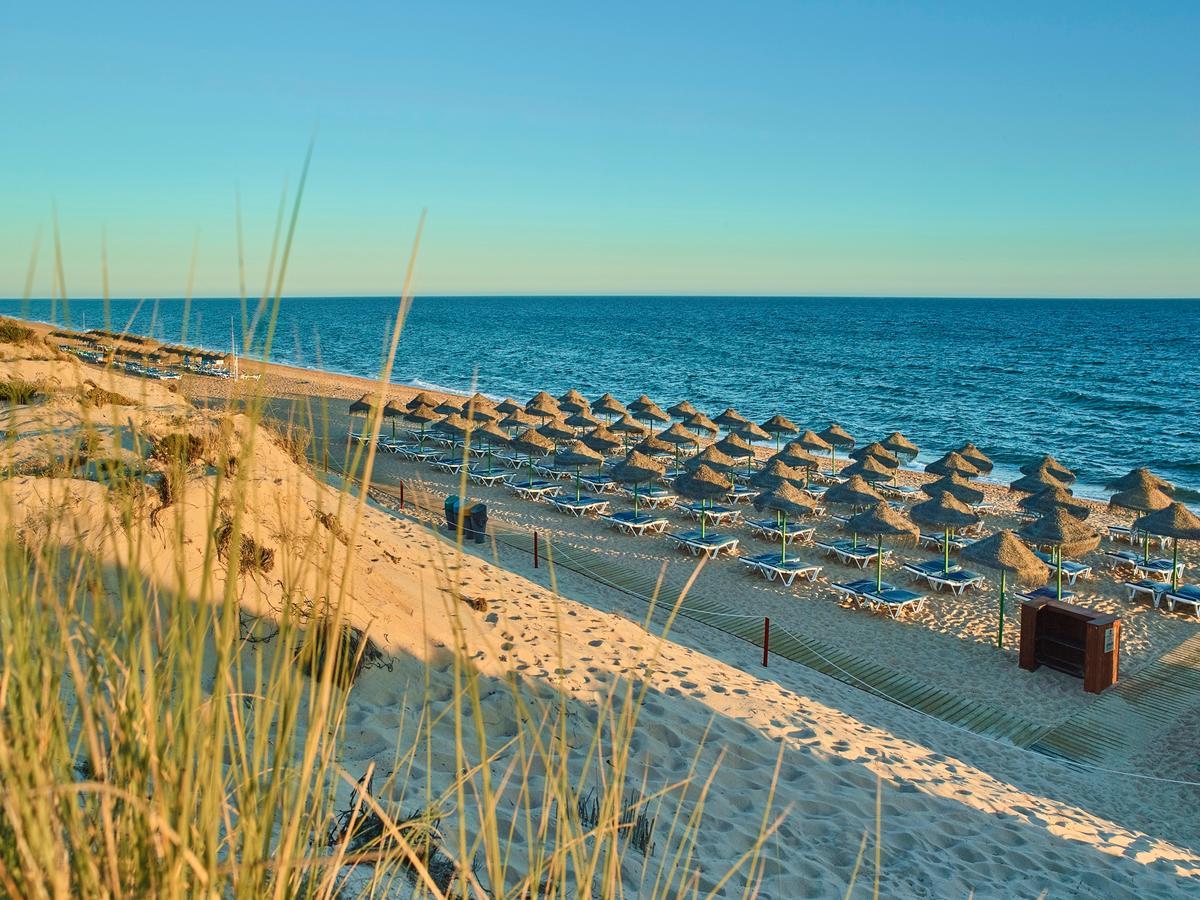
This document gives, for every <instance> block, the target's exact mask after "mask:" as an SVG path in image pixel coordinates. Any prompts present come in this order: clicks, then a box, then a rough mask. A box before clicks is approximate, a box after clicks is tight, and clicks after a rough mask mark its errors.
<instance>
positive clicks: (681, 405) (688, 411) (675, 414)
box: [667, 400, 700, 420]
mask: <svg viewBox="0 0 1200 900" xmlns="http://www.w3.org/2000/svg"><path fill="white" fill-rule="evenodd" d="M667 412H668V413H670V415H671V418H672V419H685V420H686V419H690V418H691V417H692V416H694V415H696V414H698V413H699V412H700V410H698V409H696V407H694V406H692V404H691V403H689V402H688V401H687V400H680V401H679V402H678V403H676V404H675V405H674V406H670V407H667Z"/></svg>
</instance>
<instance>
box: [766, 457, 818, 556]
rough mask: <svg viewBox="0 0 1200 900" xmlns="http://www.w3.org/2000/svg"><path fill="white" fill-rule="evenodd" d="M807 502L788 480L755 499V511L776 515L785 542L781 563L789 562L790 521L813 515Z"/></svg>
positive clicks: (782, 481)
mask: <svg viewBox="0 0 1200 900" xmlns="http://www.w3.org/2000/svg"><path fill="white" fill-rule="evenodd" d="M760 474H761V473H760ZM807 500H808V498H807V497H806V496H805V495H804V494H801V493H800V491H798V490H797V489H796V486H795V485H794V484H792V483H791V482H790V481H787V480H786V479H782V480H780V481H779V482H778V484H776V485H775V486H774V487H773V488H772V489H770V490H766V491H764V492H763V493H761V494H759V495H758V496H757V497H755V498H754V508H755V509H757V510H759V511H760V512H762V511H763V510H768V509H769V510H771V511H773V512H774V513H775V515H776V522H777V523H778V525H779V534H780V537H781V538H782V542H783V547H782V549H781V550H780V552H779V559H780V562H786V561H787V545H788V531H787V527H788V519H789V518H791V517H793V516H795V517H799V516H804V515H808V514H809V513H811V512H812V507H811V506H810V505H809V503H808V502H807Z"/></svg>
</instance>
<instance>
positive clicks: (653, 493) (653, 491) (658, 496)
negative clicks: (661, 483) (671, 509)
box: [624, 485, 679, 509]
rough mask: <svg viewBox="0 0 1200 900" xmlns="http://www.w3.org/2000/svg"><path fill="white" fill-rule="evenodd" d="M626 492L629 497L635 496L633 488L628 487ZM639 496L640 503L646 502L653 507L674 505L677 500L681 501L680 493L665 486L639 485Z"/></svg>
mask: <svg viewBox="0 0 1200 900" xmlns="http://www.w3.org/2000/svg"><path fill="white" fill-rule="evenodd" d="M624 493H625V495H626V496H627V497H632V496H633V490H632V489H631V488H627V489H626V490H625V492H624ZM637 497H638V503H644V504H645V505H646V506H649V507H651V508H652V509H661V508H663V507H666V506H674V505H675V504H676V503H677V502H679V495H678V494H676V493H674V492H672V491H668V490H667V489H666V488H663V487H647V486H646V485H639V486H638V491H637Z"/></svg>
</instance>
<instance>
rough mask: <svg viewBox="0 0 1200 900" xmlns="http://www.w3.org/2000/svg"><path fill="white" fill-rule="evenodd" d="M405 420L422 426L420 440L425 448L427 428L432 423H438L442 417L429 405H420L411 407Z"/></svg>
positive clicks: (406, 413)
mask: <svg viewBox="0 0 1200 900" xmlns="http://www.w3.org/2000/svg"><path fill="white" fill-rule="evenodd" d="M404 418H405V419H406V420H407V421H409V422H412V423H414V424H416V425H420V426H421V437H420V439H419V440H420V443H421V445H422V446H424V444H425V426H426V425H428V424H429V423H430V422H436V421H437V420H438V419H440V418H441V416H439V415H438V414H437V410H435V409H434V408H433V407H432V406H430V405H428V404H427V403H418V404H417V405H416V406H413V407H409V409H408V411H407V412H405V413H404Z"/></svg>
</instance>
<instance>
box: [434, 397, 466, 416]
mask: <svg viewBox="0 0 1200 900" xmlns="http://www.w3.org/2000/svg"><path fill="white" fill-rule="evenodd" d="M433 411H434V412H435V413H437V414H438V415H439V416H456V415H462V411H463V404H461V403H456V402H455V401H453V400H443V401H442V402H441V403H439V404H438V405H437V406H435V407H434V408H433Z"/></svg>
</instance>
